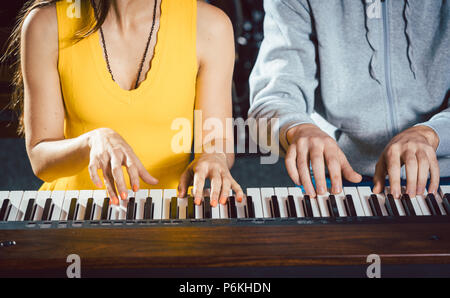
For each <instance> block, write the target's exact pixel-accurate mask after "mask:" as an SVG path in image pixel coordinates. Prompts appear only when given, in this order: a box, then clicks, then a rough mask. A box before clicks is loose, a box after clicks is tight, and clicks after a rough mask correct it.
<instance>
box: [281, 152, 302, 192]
mask: <svg viewBox="0 0 450 298" xmlns="http://www.w3.org/2000/svg"><path fill="white" fill-rule="evenodd" d="M284 163H285V165H286V170H287V172H288V175H289V177H290V178H291V179H292V181H294V183H295V184H297V185H300V176H299V174H298V173H299V171H298V169H297V149H296V146H295V145H291V146H289V148H288V151H287V153H286V157H285V159H284Z"/></svg>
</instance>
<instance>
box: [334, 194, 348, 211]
mask: <svg viewBox="0 0 450 298" xmlns="http://www.w3.org/2000/svg"><path fill="white" fill-rule="evenodd" d="M334 197H335V198H336V205H337V208H338V212H339V216H340V217H345V216H347V211H346V210H345V205H344V200H345V193H344V191H342V192H341V193H339V194H336V195H334Z"/></svg>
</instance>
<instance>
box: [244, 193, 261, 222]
mask: <svg viewBox="0 0 450 298" xmlns="http://www.w3.org/2000/svg"><path fill="white" fill-rule="evenodd" d="M247 196H250V197H252V202H253V206H254V207H255V218H263V217H264V212H263V206H262V200H261V192H260V190H259V188H247Z"/></svg>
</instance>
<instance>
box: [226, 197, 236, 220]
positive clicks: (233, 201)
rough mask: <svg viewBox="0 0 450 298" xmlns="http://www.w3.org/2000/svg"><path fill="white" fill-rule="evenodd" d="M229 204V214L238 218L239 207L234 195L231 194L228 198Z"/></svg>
mask: <svg viewBox="0 0 450 298" xmlns="http://www.w3.org/2000/svg"><path fill="white" fill-rule="evenodd" d="M228 204H229V206H230V213H229V214H228V215H229V217H230V218H237V209H236V199H235V198H234V196H230V197H229V198H228Z"/></svg>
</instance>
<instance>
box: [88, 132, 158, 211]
mask: <svg viewBox="0 0 450 298" xmlns="http://www.w3.org/2000/svg"><path fill="white" fill-rule="evenodd" d="M88 139H89V141H88V144H89V148H90V158H89V175H90V176H91V180H92V181H93V182H94V184H95V185H96V186H97V187H98V188H101V187H103V183H102V180H101V179H100V177H99V175H98V170H100V169H101V170H102V171H103V178H104V181H105V185H106V189H107V191H108V194H109V196H110V198H111V200H112V203H113V204H116V205H117V204H119V199H118V193H119V194H120V196H121V198H122V199H123V200H125V199H126V198H127V196H128V190H127V185H126V182H125V178H124V175H123V171H122V166H125V167H126V169H127V172H128V176H129V178H130V185H131V187H132V189H133V191H135V192H136V191H137V190H138V189H139V177H140V178H141V179H142V180H143V181H144V182H146V183H148V184H157V183H158V180H157V179H156V178H154V177H152V176H151V175H150V173H149V172H147V170H146V169H145V167H144V165H143V164H142V162H141V161H140V160H139V158H138V157H137V156H136V154H135V153H134V151H133V149H132V148H131V147H130V145H128V144H127V142H126V141H125V140H124V139H123V138H122V137H121V136H120V135H119V134H118V133H117V132H115V131H114V130H112V129H110V128H99V129H96V130H93V131H92V132H91V133H90V136H89V138H88ZM116 186H117V191H116Z"/></svg>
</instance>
